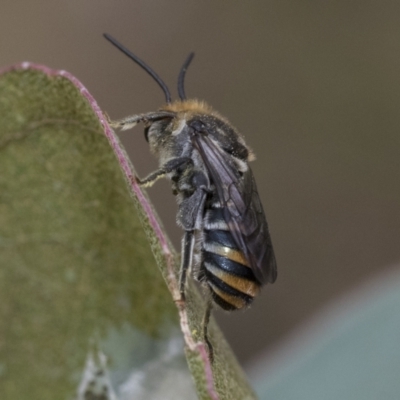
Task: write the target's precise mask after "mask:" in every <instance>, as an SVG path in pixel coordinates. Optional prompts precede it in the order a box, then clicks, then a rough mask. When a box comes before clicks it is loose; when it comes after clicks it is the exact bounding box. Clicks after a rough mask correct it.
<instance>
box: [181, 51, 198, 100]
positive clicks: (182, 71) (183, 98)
mask: <svg viewBox="0 0 400 400" xmlns="http://www.w3.org/2000/svg"><path fill="white" fill-rule="evenodd" d="M193 57H194V53H190V54H189V56H188V58H187V59H186V60H185V62H184V63H183V65H182V68H181V70H180V72H179V76H178V94H179V98H180V99H181V100H186V95H185V89H184V82H185V75H186V71H187V69H188V67H189V65H190V63H191V62H192V60H193Z"/></svg>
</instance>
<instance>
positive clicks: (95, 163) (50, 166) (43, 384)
mask: <svg viewBox="0 0 400 400" xmlns="http://www.w3.org/2000/svg"><path fill="white" fill-rule="evenodd" d="M0 116H1V117H0V118H1V126H0V170H1V174H0V282H1V285H2V286H1V291H0V398H2V399H25V398H27V399H28V398H29V399H30V400H35V399H40V400H47V399H55V398H57V399H71V398H73V396H77V398H78V399H80V398H82V399H83V398H84V397H83V396H84V392H85V391H89V392H90V393H92V396H95V395H96V396H97V397H92V398H93V399H100V398H108V399H121V400H122V399H124V400H125V399H133V398H135V399H140V398H143V399H145V398H151V399H157V398H162V399H168V398H173V399H178V398H182V399H191V398H193V391H192V388H191V384H190V382H189V380H188V378H187V375H188V374H187V369H186V368H185V366H184V364H183V363H182V362H181V354H182V347H183V344H182V342H181V340H182V339H180V338H181V337H182V336H181V334H180V333H179V331H178V326H179V324H180V326H181V329H182V331H183V333H184V343H185V348H186V354H187V361H188V365H189V368H190V370H191V372H192V375H193V377H194V381H195V386H196V391H197V393H198V396H199V398H201V399H213V400H214V399H253V398H254V395H253V392H252V390H251V389H250V388H249V386H248V384H247V382H246V379H245V378H244V375H243V372H242V371H241V369H240V367H239V366H238V364H237V362H236V360H235V358H234V356H233V355H232V353H231V351H230V349H229V347H228V345H227V344H226V342H225V340H224V339H223V337H222V335H221V333H220V331H219V330H218V328H217V327H216V326H215V324H214V322H212V323H211V327H210V337H211V341H212V342H213V345H214V348H215V362H214V364H213V365H211V364H210V361H209V359H208V356H207V352H206V347H205V345H204V343H203V342H202V337H201V319H202V316H203V311H204V302H203V299H202V297H201V295H199V293H198V292H197V291H196V290H195V288H193V287H192V286H193V285H190V290H189V293H188V300H187V302H186V303H185V304H180V303H179V302H177V304H178V308H176V307H175V305H174V302H173V299H175V300H177V299H178V298H179V295H178V290H177V287H178V285H177V273H178V269H179V262H178V258H177V255H176V252H175V251H174V250H173V248H172V247H171V245H170V242H169V240H168V239H167V238H166V236H165V234H164V232H163V230H162V228H161V227H160V224H159V222H158V218H157V216H156V215H155V213H154V211H153V208H152V206H151V204H150V203H149V201H148V199H147V196H146V195H145V194H144V193H143V192H142V191H141V189H140V188H139V187H138V185H137V184H136V182H135V180H134V178H133V177H134V175H135V173H134V170H133V168H132V166H131V164H130V162H129V160H128V158H127V156H126V154H125V151H124V150H123V149H122V147H121V144H120V143H119V141H118V139H117V137H116V136H115V134H114V133H113V132H112V130H111V129H110V127H109V126H108V124H107V123H106V121H105V120H104V117H103V115H102V113H101V111H100V109H99V107H98V106H97V104H96V102H95V100H94V99H93V98H92V97H91V95H90V94H89V93H88V92H87V90H86V89H85V88H84V87H83V85H82V84H81V83H80V82H79V81H78V80H77V79H76V78H74V77H73V76H71V75H70V74H68V73H66V72H65V71H52V70H49V69H48V68H47V67H43V66H35V65H32V64H28V63H24V64H22V65H18V66H15V67H13V68H10V69H8V70H6V71H3V73H2V74H1V76H0ZM149 244H150V245H149ZM154 261H156V263H155V262H154ZM157 265H158V267H159V269H158V268H157ZM160 270H161V274H160ZM163 278H164V279H163ZM165 283H167V285H165ZM167 289H169V290H167ZM171 294H172V296H171ZM177 316H179V321H178V318H177ZM140 374H141V375H140ZM146 374H147V375H146ZM139 375H140V376H142V377H143V376H145V378H143V379H142V381H140V379H139V378H138V377H139ZM138 379H139V380H138ZM138 382H139V383H138ZM177 382H179V383H180V384H178V383H177ZM102 391H103V392H104V393H105V394H106V393H108V394H107V396H108V397H100V394H101V393H103V392H102ZM168 391H171V394H169V392H168ZM140 396H142V397H140ZM157 396H161V397H157ZM169 396H170V397H169Z"/></svg>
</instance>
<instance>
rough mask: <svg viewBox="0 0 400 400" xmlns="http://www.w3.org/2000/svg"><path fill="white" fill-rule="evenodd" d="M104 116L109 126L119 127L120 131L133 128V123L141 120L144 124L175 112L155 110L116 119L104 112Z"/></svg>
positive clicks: (172, 114) (173, 115)
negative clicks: (113, 119)
mask: <svg viewBox="0 0 400 400" xmlns="http://www.w3.org/2000/svg"><path fill="white" fill-rule="evenodd" d="M104 116H105V118H106V120H107V122H108V124H109V125H110V126H111V128H116V129H121V130H122V131H126V130H128V129H131V128H133V127H134V126H135V125H137V124H138V123H139V122H143V123H144V124H145V125H147V124H148V123H151V122H154V121H157V120H160V119H164V118H174V117H175V113H171V112H169V111H156V112H150V113H147V114H137V115H131V116H129V117H126V118H123V119H120V120H118V121H112V120H111V119H110V117H109V116H108V114H106V113H104Z"/></svg>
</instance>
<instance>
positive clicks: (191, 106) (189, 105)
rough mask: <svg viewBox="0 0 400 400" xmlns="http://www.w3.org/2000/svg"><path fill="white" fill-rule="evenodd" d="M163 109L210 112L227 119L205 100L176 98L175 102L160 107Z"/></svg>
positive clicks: (177, 111)
mask: <svg viewBox="0 0 400 400" xmlns="http://www.w3.org/2000/svg"><path fill="white" fill-rule="evenodd" d="M160 110H161V111H171V112H175V113H188V114H209V115H213V116H214V117H217V118H219V119H222V120H223V121H226V122H228V121H227V119H226V118H224V117H223V116H222V115H221V114H219V113H218V112H216V111H214V110H213V108H212V107H211V106H210V105H208V104H207V103H206V102H205V101H203V100H197V99H189V100H176V101H174V102H173V103H169V104H166V105H165V106H162V107H161V108H160Z"/></svg>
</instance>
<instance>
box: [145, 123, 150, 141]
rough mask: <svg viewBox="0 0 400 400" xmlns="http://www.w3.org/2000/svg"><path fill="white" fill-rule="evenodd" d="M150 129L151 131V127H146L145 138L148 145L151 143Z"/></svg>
mask: <svg viewBox="0 0 400 400" xmlns="http://www.w3.org/2000/svg"><path fill="white" fill-rule="evenodd" d="M149 129H150V126H146V127H145V128H144V138H145V139H146V142H147V143H149Z"/></svg>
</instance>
